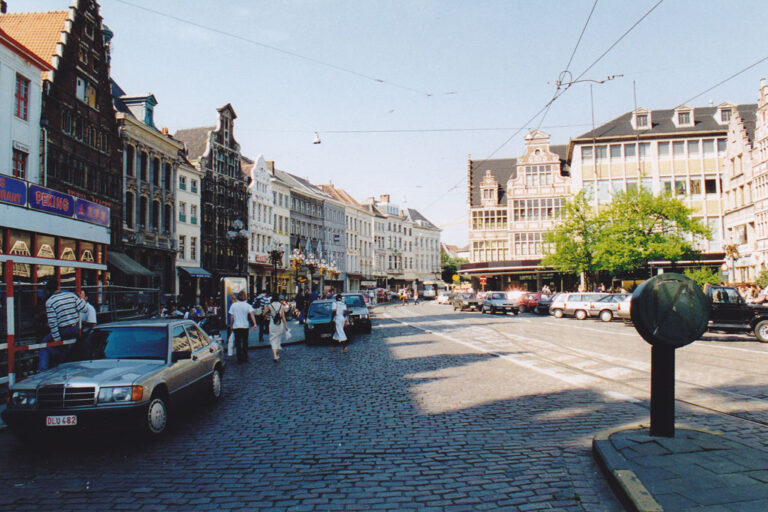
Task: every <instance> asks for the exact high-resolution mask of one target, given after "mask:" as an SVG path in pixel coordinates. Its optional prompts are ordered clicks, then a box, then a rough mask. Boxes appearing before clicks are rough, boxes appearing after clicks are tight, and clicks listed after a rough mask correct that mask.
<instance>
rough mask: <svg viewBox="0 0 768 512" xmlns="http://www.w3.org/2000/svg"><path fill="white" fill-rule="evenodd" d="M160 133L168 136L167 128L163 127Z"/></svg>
mask: <svg viewBox="0 0 768 512" xmlns="http://www.w3.org/2000/svg"><path fill="white" fill-rule="evenodd" d="M160 131H161V132H162V134H163V135H168V127H167V126H163V129H162V130H160Z"/></svg>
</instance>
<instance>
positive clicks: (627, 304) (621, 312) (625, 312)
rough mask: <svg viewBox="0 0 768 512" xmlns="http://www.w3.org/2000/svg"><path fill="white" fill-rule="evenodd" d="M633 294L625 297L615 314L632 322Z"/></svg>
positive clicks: (625, 320) (617, 306)
mask: <svg viewBox="0 0 768 512" xmlns="http://www.w3.org/2000/svg"><path fill="white" fill-rule="evenodd" d="M631 314H632V294H631V293H629V294H627V295H626V296H625V297H624V299H623V300H622V301H621V302H619V303H618V304H617V305H616V311H614V313H613V316H615V317H616V318H620V319H622V320H624V322H630V323H631V322H632V317H631Z"/></svg>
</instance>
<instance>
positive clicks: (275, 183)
mask: <svg viewBox="0 0 768 512" xmlns="http://www.w3.org/2000/svg"><path fill="white" fill-rule="evenodd" d="M267 170H268V171H269V175H270V183H271V186H272V204H273V206H272V220H273V223H274V224H273V229H272V241H273V242H274V244H275V246H276V248H277V250H279V251H280V252H281V255H280V257H281V261H280V264H279V266H278V268H276V269H275V270H276V272H275V278H276V282H277V290H278V291H279V292H281V293H284V294H286V295H294V294H295V293H296V292H297V291H298V288H299V286H300V285H301V286H303V284H302V283H299V282H298V278H299V277H300V276H299V271H298V270H295V269H291V268H290V261H291V260H290V257H291V250H292V248H293V246H291V189H290V187H289V186H288V184H287V183H286V182H284V181H283V180H281V179H279V178H278V177H277V175H276V172H275V162H274V161H272V160H270V161H267ZM304 279H305V278H304Z"/></svg>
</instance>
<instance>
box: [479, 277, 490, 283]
mask: <svg viewBox="0 0 768 512" xmlns="http://www.w3.org/2000/svg"><path fill="white" fill-rule="evenodd" d="M487 281H488V278H487V277H485V276H480V282H481V283H483V284H485V283H486V282H487Z"/></svg>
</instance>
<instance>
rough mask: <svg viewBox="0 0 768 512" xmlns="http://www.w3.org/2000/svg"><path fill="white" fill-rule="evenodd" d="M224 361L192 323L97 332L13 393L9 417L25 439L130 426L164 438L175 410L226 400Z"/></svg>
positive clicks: (118, 325)
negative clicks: (45, 433)
mask: <svg viewBox="0 0 768 512" xmlns="http://www.w3.org/2000/svg"><path fill="white" fill-rule="evenodd" d="M223 356H224V351H223V348H222V346H221V344H220V343H219V342H218V341H211V340H210V339H209V338H208V336H207V335H206V334H205V333H204V332H203V331H202V330H201V329H200V328H199V327H198V326H197V325H196V324H195V323H194V322H192V321H190V320H164V319H163V320H139V321H131V322H114V323H109V324H103V325H98V326H96V327H95V328H94V329H93V330H91V331H90V332H89V333H88V334H86V335H85V336H83V337H82V338H81V339H80V340H78V341H77V343H75V344H74V345H72V347H71V349H70V351H69V353H68V354H67V355H66V356H65V362H64V363H62V364H61V365H59V366H58V367H56V368H53V369H51V370H47V371H44V372H41V373H39V374H37V375H35V376H33V377H30V378H28V379H25V380H23V381H21V382H19V383H17V384H16V385H14V386H13V387H12V388H11V389H10V390H9V400H8V407H7V408H6V410H5V411H3V413H2V417H3V420H4V421H5V422H6V423H7V424H8V426H9V427H10V428H11V430H12V431H13V432H14V433H16V434H17V436H18V437H20V438H22V439H27V438H30V437H31V436H33V435H34V434H37V433H39V432H40V431H46V430H47V431H54V430H56V431H60V430H70V429H72V430H74V429H81V428H88V427H109V426H116V427H118V426H126V425H128V426H132V427H137V428H142V429H143V430H144V431H145V432H146V433H147V434H148V435H149V436H150V437H154V436H159V435H160V434H162V433H163V432H165V430H166V428H167V425H168V419H169V411H170V410H172V409H171V408H170V406H171V405H175V404H177V403H179V402H181V401H192V402H201V401H204V400H206V399H207V400H209V401H217V400H218V399H219V398H220V397H221V394H222V375H223V372H224V366H225V362H224V357H223Z"/></svg>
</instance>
